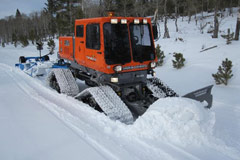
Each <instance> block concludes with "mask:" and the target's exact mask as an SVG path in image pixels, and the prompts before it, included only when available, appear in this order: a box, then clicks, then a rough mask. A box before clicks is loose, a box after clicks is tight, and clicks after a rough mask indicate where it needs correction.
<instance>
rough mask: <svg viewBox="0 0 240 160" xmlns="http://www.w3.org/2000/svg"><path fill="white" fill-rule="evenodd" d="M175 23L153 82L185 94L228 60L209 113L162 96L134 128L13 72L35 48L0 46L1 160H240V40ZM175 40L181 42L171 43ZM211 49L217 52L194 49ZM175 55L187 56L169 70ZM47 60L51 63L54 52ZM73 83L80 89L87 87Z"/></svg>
mask: <svg viewBox="0 0 240 160" xmlns="http://www.w3.org/2000/svg"><path fill="white" fill-rule="evenodd" d="M205 21H212V18H211V17H210V18H208V19H207V20H205ZM178 22H179V30H180V31H179V33H176V32H175V25H174V21H172V20H169V22H168V26H169V30H170V36H171V38H170V39H160V40H159V41H158V42H157V44H160V46H161V49H162V50H163V51H164V52H165V56H166V58H165V62H164V65H163V66H162V67H159V68H157V69H156V72H157V77H159V78H160V79H161V80H163V81H164V82H165V83H167V84H168V85H169V86H170V87H171V88H173V89H174V90H175V91H176V92H177V93H179V94H180V95H184V94H185V93H188V92H191V91H193V90H196V89H199V88H202V87H204V86H207V85H210V84H214V80H213V78H212V76H211V74H212V73H216V72H217V68H218V66H219V65H221V62H222V60H224V59H225V58H228V59H230V60H232V62H233V74H234V76H233V78H232V79H231V80H230V81H229V85H228V86H222V85H220V86H216V85H215V86H214V88H213V91H212V94H213V97H214V100H213V107H212V108H211V109H210V110H206V109H204V108H203V104H201V103H198V102H195V101H192V100H189V99H185V98H166V99H161V100H158V101H157V102H156V103H154V104H153V105H152V106H151V107H150V108H149V110H148V111H147V112H146V113H145V114H144V115H143V116H142V117H140V118H138V119H137V120H136V121H135V123H134V124H132V125H125V124H122V123H120V122H118V121H116V122H115V121H112V120H110V119H109V118H108V117H106V116H105V115H104V114H101V113H99V112H97V111H95V110H93V109H92V108H90V107H88V106H87V105H86V104H84V103H82V102H79V101H77V100H76V99H74V98H72V97H69V96H66V95H63V94H58V93H57V92H56V91H54V90H52V89H50V88H49V87H47V85H46V83H45V81H44V80H43V79H37V78H35V79H33V78H31V77H30V76H28V75H26V74H24V73H22V72H21V71H19V70H18V69H16V68H15V67H14V64H15V63H16V62H17V61H18V57H19V56H21V55H25V56H34V55H37V54H38V53H37V51H36V47H35V46H29V47H27V48H21V47H17V48H14V47H13V46H12V45H9V46H6V47H5V48H2V47H1V48H0V55H1V59H0V75H1V76H0V159H3V160H13V159H18V160H19V159H23V160H26V159H49V160H50V159H51V160H52V159H58V160H60V159H71V160H72V159H109V160H113V159H116V160H118V159H129V160H138V159H141V160H147V159H151V160H154V159H156V160H158V159H164V160H189V159H190V160H192V159H193V160H200V159H204V160H212V159H217V160H239V159H240V134H239V133H240V100H239V96H240V75H239V69H240V66H239V65H240V53H239V51H240V41H233V42H232V44H230V45H226V42H225V39H223V38H221V37H220V38H219V39H212V38H211V35H210V34H207V33H206V30H207V29H208V27H209V25H208V26H207V27H206V28H205V30H204V34H200V31H199V29H198V27H199V23H200V22H198V26H196V25H195V22H193V21H192V22H191V23H190V24H188V22H187V18H186V19H184V21H183V22H182V20H181V19H179V21H178ZM235 23H236V15H235V16H234V17H227V18H224V19H223V20H222V21H221V24H220V30H221V31H225V33H226V31H227V28H231V29H232V30H234V28H235ZM161 29H163V26H161ZM162 33H163V30H162ZM222 33H223V32H222ZM220 34H221V33H220ZM178 37H180V38H183V40H184V42H181V41H175V39H176V38H178ZM214 45H217V46H218V47H217V48H214V49H211V50H208V51H205V52H200V51H201V50H202V48H203V47H205V48H207V47H211V46H214ZM43 52H44V53H47V50H46V49H45V50H44V51H43ZM173 52H181V53H183V55H184V57H185V58H186V64H185V67H183V68H182V69H180V70H176V69H174V68H173V67H172V62H171V60H172V59H173V54H172V53H173ZM50 58H51V60H54V59H56V55H53V56H51V57H50ZM78 84H79V87H80V89H81V90H83V89H84V88H86V86H85V85H84V84H82V83H81V82H79V83H78Z"/></svg>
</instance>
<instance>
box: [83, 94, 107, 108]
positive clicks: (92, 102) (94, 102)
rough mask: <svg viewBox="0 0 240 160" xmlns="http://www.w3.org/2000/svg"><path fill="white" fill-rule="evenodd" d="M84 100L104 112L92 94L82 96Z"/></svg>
mask: <svg viewBox="0 0 240 160" xmlns="http://www.w3.org/2000/svg"><path fill="white" fill-rule="evenodd" d="M82 102H83V103H86V104H88V105H89V106H90V107H92V108H93V109H95V110H97V111H99V112H103V110H102V109H101V108H100V107H99V105H98V104H97V102H96V101H95V99H94V98H93V97H92V95H90V94H88V95H87V96H85V97H84V98H82Z"/></svg>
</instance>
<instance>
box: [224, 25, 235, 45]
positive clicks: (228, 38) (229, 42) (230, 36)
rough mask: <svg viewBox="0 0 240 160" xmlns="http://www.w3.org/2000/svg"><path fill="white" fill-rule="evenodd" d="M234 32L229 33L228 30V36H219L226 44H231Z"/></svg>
mask: <svg viewBox="0 0 240 160" xmlns="http://www.w3.org/2000/svg"><path fill="white" fill-rule="evenodd" d="M233 36H234V32H232V33H230V29H229V28H228V34H226V35H221V37H223V38H224V39H226V44H231V43H232V40H233Z"/></svg>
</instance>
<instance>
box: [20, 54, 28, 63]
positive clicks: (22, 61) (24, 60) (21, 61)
mask: <svg viewBox="0 0 240 160" xmlns="http://www.w3.org/2000/svg"><path fill="white" fill-rule="evenodd" d="M26 61H27V60H26V58H25V57H24V56H20V57H19V63H26Z"/></svg>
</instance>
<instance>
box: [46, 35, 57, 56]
mask: <svg viewBox="0 0 240 160" xmlns="http://www.w3.org/2000/svg"><path fill="white" fill-rule="evenodd" d="M47 45H48V50H49V52H50V54H54V50H55V46H56V45H55V42H54V40H53V39H52V38H50V39H49V40H48V43H47Z"/></svg>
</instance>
